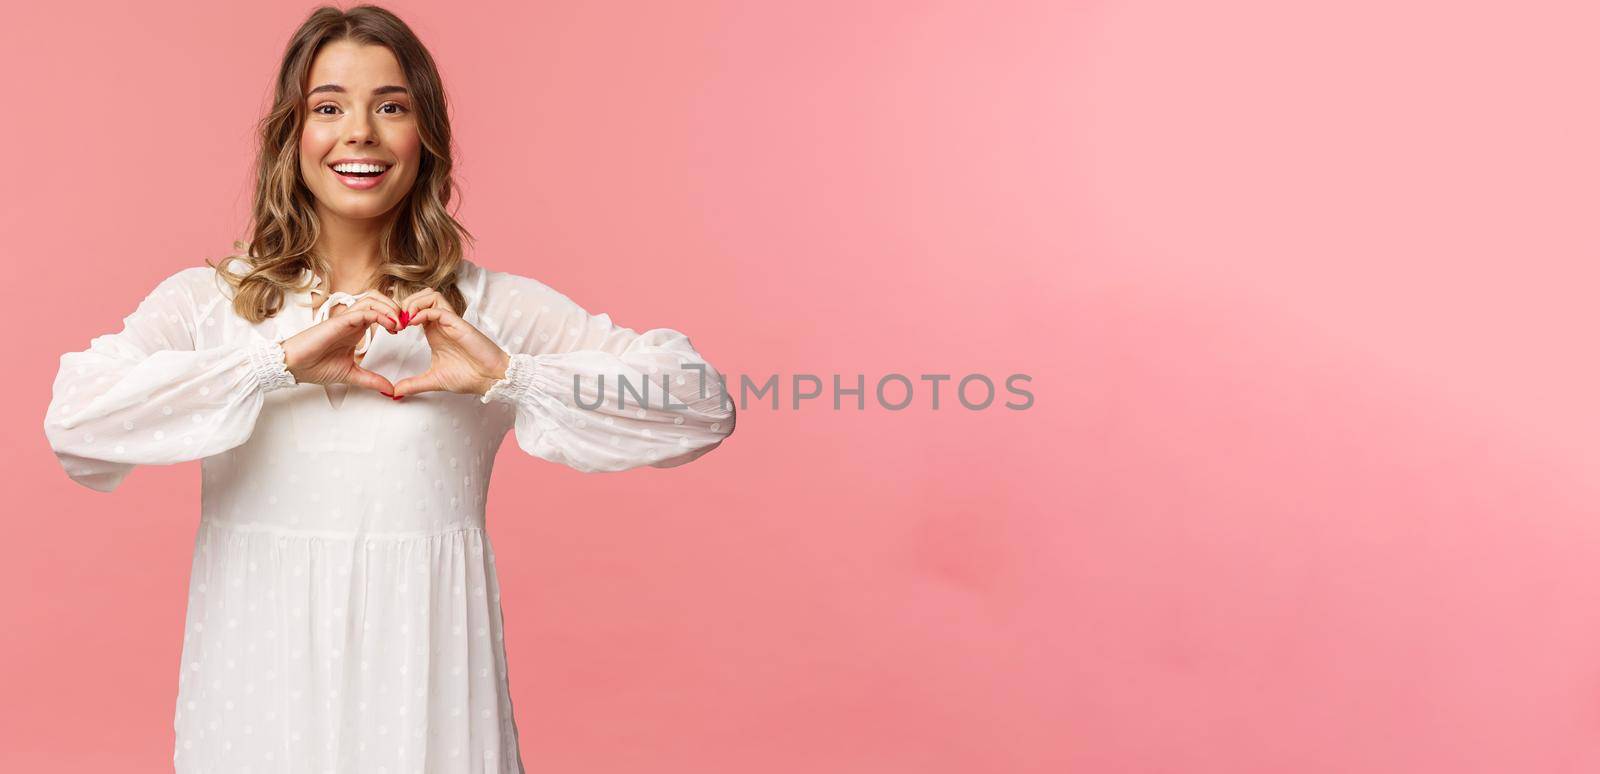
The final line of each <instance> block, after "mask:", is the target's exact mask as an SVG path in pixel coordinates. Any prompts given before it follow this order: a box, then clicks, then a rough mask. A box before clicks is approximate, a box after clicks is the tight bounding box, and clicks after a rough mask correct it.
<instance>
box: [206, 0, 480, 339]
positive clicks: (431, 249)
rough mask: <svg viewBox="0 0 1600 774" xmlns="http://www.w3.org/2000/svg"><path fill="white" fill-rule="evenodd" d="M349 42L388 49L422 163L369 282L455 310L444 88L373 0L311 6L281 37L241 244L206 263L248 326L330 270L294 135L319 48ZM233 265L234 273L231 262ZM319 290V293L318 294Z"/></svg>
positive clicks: (459, 244)
mask: <svg viewBox="0 0 1600 774" xmlns="http://www.w3.org/2000/svg"><path fill="white" fill-rule="evenodd" d="M339 40H352V41H355V42H357V43H362V44H367V45H379V46H384V47H387V48H388V49H389V50H390V51H392V52H394V56H395V58H396V59H397V60H399V62H400V67H401V69H402V70H403V71H404V72H405V74H406V80H407V81H409V85H410V88H411V94H412V98H413V99H414V100H415V103H414V104H415V106H416V109H415V115H416V121H417V130H418V133H419V134H420V136H421V139H422V146H423V151H422V162H421V164H420V165H419V168H418V172H417V179H416V183H415V185H413V186H412V188H411V191H410V192H409V193H408V194H407V195H406V198H404V199H403V200H401V201H400V202H399V203H398V204H396V205H395V210H394V212H393V214H392V215H391V217H390V218H389V223H388V225H387V226H386V227H385V228H384V231H383V235H382V238H381V242H380V246H379V249H380V251H381V252H380V255H381V258H382V260H381V263H380V265H379V267H378V280H377V287H378V290H379V292H382V293H384V294H386V295H388V296H390V297H391V298H395V299H397V300H398V299H401V298H404V297H405V296H408V295H410V294H411V293H413V292H416V291H418V290H421V289H422V288H424V287H431V288H433V289H434V290H437V291H439V292H440V293H441V294H443V295H444V297H445V299H446V300H447V301H449V302H450V305H451V306H452V307H454V308H455V310H456V312H457V313H458V314H465V313H466V299H465V298H463V297H462V294H461V291H460V289H459V288H457V287H456V268H457V266H458V265H459V264H460V262H461V259H462V255H463V252H464V251H463V239H464V238H465V239H467V240H471V239H473V237H472V234H471V233H470V232H468V231H467V229H466V228H465V227H464V226H462V225H461V224H460V223H459V222H457V221H456V219H455V217H454V216H453V215H452V214H451V212H450V211H449V210H448V209H447V206H448V205H449V203H450V199H451V196H452V192H453V191H454V183H453V181H452V179H451V170H452V169H453V168H454V166H455V164H454V161H453V160H452V158H451V151H452V141H451V133H450V118H449V114H448V112H447V111H448V106H447V104H446V101H445V93H444V86H443V83H442V81H441V80H440V78H439V71H438V69H437V68H436V67H435V66H434V63H433V56H432V55H431V54H429V53H428V49H427V48H425V47H424V46H423V45H422V41H420V40H418V39H417V36H416V35H415V34H413V33H412V32H411V28H409V27H407V26H406V24H405V22H403V21H401V20H400V19H399V17H397V16H395V15H394V14H393V13H390V12H389V11H387V10H385V9H383V8H380V7H378V6H374V5H358V6H355V7H353V8H351V9H350V10H348V11H341V10H340V9H338V8H334V7H331V6H323V7H320V8H317V9H316V10H314V11H312V12H311V15H310V16H309V17H307V18H306V20H305V23H304V24H302V25H300V29H299V30H297V31H296V32H295V34H294V37H293V38H292V39H290V41H289V45H288V47H287V48H286V49H285V50H284V53H283V61H282V63H281V64H280V65H279V68H278V77H277V85H276V88H275V95H274V98H273V105H272V110H270V111H269V112H268V113H267V114H266V115H265V116H264V117H262V119H261V121H260V123H259V132H260V144H259V155H258V157H257V162H256V190H255V197H254V203H253V205H252V207H251V216H250V227H249V228H250V232H251V238H250V239H248V240H241V241H236V242H234V243H233V249H234V250H235V253H234V254H232V255H229V256H226V257H225V258H223V259H222V261H221V262H220V263H212V262H211V261H210V260H207V261H206V265H207V266H210V267H212V268H213V269H215V270H216V272H217V275H218V276H220V277H221V278H222V279H223V280H224V281H225V282H227V283H228V284H229V285H231V286H232V287H233V289H234V291H235V292H234V294H233V295H234V297H233V309H234V311H235V312H236V313H237V314H238V315H239V316H240V317H243V318H245V319H246V320H249V321H250V322H252V323H258V322H261V321H262V320H264V319H266V318H268V317H271V316H273V315H275V314H277V313H278V311H279V310H281V309H282V308H283V305H284V300H285V298H286V297H287V296H288V295H289V294H291V293H295V292H299V291H302V290H306V289H307V288H308V287H309V285H308V284H307V283H306V279H307V277H306V275H305V271H306V270H307V269H310V270H312V271H313V272H315V273H316V274H317V275H318V276H321V277H328V276H330V272H329V266H328V263H327V260H326V259H325V258H324V257H323V256H320V255H317V254H316V253H315V252H314V250H313V247H314V246H315V245H316V243H317V238H318V236H319V235H320V234H321V232H322V224H321V223H320V222H319V221H318V218H317V215H316V209H315V207H313V206H312V205H313V202H314V197H313V196H312V194H311V191H310V190H309V189H308V188H306V185H305V182H304V181H303V180H301V178H300V150H299V149H300V132H301V129H302V127H303V126H304V121H305V120H306V114H307V112H308V111H307V109H306V96H305V90H306V79H307V78H308V77H309V76H310V72H311V64H312V62H313V61H314V60H315V59H316V56H317V52H318V51H319V50H321V48H322V46H324V45H325V44H328V43H331V42H334V41H339ZM235 261H242V262H243V264H244V266H245V267H246V268H245V270H244V272H243V273H241V274H236V273H234V271H233V270H232V267H231V266H230V264H232V263H234V262H235ZM327 290H329V289H328V288H324V289H323V290H321V291H318V292H327Z"/></svg>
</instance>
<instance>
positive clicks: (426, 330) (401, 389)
mask: <svg viewBox="0 0 1600 774" xmlns="http://www.w3.org/2000/svg"><path fill="white" fill-rule="evenodd" d="M400 319H401V320H403V321H405V324H407V325H422V326H424V327H423V329H422V332H423V334H424V335H426V336H427V337H428V348H429V350H431V351H432V353H433V357H432V360H431V361H430V363H429V365H428V370H427V371H426V372H425V373H422V374H418V375H416V376H409V377H406V378H404V379H401V380H400V381H399V382H398V383H397V384H395V386H394V398H395V400H399V399H400V398H403V397H405V396H407V395H415V394H417V393H419V392H431V391H435V390H443V391H445V392H456V393H463V394H466V395H482V394H484V393H486V392H488V391H489V388H490V387H492V386H494V383H495V382H497V381H500V380H501V379H504V378H505V375H506V368H507V367H508V366H510V365H511V356H510V355H509V354H507V353H506V351H505V350H503V349H501V348H500V345H499V344H496V343H494V341H493V340H492V339H490V338H489V337H488V336H485V335H483V332H482V331H479V330H478V329H477V328H474V327H472V325H471V324H470V323H468V322H467V321H466V320H463V319H461V317H460V315H457V314H456V311H455V309H454V308H452V307H451V306H450V302H449V301H446V300H445V298H444V296H443V295H441V294H440V293H439V292H438V291H436V290H434V289H432V288H423V289H422V290H419V291H417V292H416V293H413V294H412V295H410V296H408V297H406V299H405V300H403V301H401V302H400Z"/></svg>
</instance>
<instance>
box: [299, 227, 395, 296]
mask: <svg viewBox="0 0 1600 774" xmlns="http://www.w3.org/2000/svg"><path fill="white" fill-rule="evenodd" d="M317 209H318V210H319V212H318V213H317V214H318V216H319V218H320V220H321V221H322V233H321V234H320V235H318V237H317V244H316V246H315V247H314V248H313V249H314V250H315V251H316V253H317V254H318V255H320V256H322V259H323V260H324V261H326V262H327V264H328V271H329V273H330V274H331V276H329V277H326V278H324V284H323V286H322V290H324V291H326V292H328V293H337V292H341V291H342V292H345V293H352V294H354V293H360V292H361V291H363V290H368V289H370V288H371V287H372V282H373V280H374V279H375V278H376V276H377V273H378V266H379V264H381V263H382V262H383V258H382V253H381V251H380V250H379V247H378V246H379V244H380V242H381V240H382V238H383V229H384V226H386V225H387V221H386V220H385V219H383V218H366V219H350V218H345V217H342V216H340V215H336V214H334V213H332V212H329V211H327V210H325V209H323V208H322V207H320V206H319V207H318V208H317Z"/></svg>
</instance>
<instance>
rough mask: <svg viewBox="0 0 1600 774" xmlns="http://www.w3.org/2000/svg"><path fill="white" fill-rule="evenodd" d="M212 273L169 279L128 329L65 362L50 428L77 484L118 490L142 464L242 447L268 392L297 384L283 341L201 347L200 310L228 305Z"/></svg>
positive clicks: (190, 271)
mask: <svg viewBox="0 0 1600 774" xmlns="http://www.w3.org/2000/svg"><path fill="white" fill-rule="evenodd" d="M212 273H213V270H212V269H210V268H209V267H193V268H187V269H184V270H182V271H179V272H177V273H176V274H173V275H172V276H170V277H167V278H166V279H164V280H162V281H161V283H160V284H158V285H157V286H156V288H155V289H154V290H153V291H152V292H151V293H150V294H149V295H148V296H146V297H145V298H144V299H143V300H142V301H141V302H140V303H139V306H138V309H136V310H135V311H134V312H133V314H130V315H128V316H127V317H125V318H123V329H122V331H121V332H119V333H114V334H105V335H101V336H97V337H95V338H94V339H92V340H91V341H90V342H89V347H88V349H85V350H83V351H81V352H68V353H66V354H64V355H62V356H61V367H60V370H59V371H58V372H57V374H56V378H55V384H54V387H53V390H52V396H51V400H50V406H49V408H48V409H47V410H46V411H45V420H44V430H45V435H46V437H47V438H48V439H49V441H50V446H51V448H52V449H53V450H54V451H55V454H56V457H57V458H58V459H59V460H60V462H61V465H62V467H63V468H64V469H65V470H66V472H67V475H68V476H69V477H71V478H72V480H74V481H76V482H78V483H80V484H82V485H84V486H86V487H88V488H90V489H94V490H96V491H100V492H110V491H112V490H114V489H116V488H117V486H118V485H120V484H121V483H122V480H123V479H124V478H125V477H126V476H127V475H128V473H129V472H131V471H132V470H133V468H134V467H135V466H137V465H166V464H172V463H177V462H184V461H187V460H195V459H201V458H203V457H208V456H211V455H213V454H217V453H218V452H222V451H226V450H228V449H231V448H233V447H235V446H238V445H240V444H242V443H244V442H245V441H246V440H248V439H249V437H250V435H251V433H252V432H253V431H254V429H255V424H256V418H257V417H258V416H259V415H260V412H261V408H262V406H263V405H264V401H265V395H266V394H267V393H268V392H269V391H271V390H276V389H280V388H284V387H289V386H293V385H294V384H295V380H294V376H293V375H292V374H290V373H289V371H288V369H287V368H286V367H285V365H284V353H283V348H282V346H281V345H280V344H279V342H278V341H275V340H271V339H264V338H261V337H259V336H256V335H254V334H253V333H252V334H251V337H249V338H247V339H244V340H241V341H236V342H233V343H226V344H218V345H216V346H210V347H207V348H204V349H197V348H196V343H197V341H198V340H199V338H200V337H199V333H198V331H199V326H198V325H197V321H198V320H199V317H200V314H201V312H202V310H203V309H204V310H210V309H211V308H212V305H213V304H215V303H226V302H225V301H219V300H218V298H209V297H207V295H206V294H207V290H206V289H207V288H208V287H209V286H208V285H207V284H206V283H210V282H212V281H213V280H214V277H213V276H212ZM216 295H217V296H218V297H219V298H220V293H217V294H216ZM202 305H204V306H202Z"/></svg>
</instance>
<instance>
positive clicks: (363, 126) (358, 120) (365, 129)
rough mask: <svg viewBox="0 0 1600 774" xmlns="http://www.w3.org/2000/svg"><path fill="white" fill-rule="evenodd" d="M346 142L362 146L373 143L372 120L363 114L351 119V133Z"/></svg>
mask: <svg viewBox="0 0 1600 774" xmlns="http://www.w3.org/2000/svg"><path fill="white" fill-rule="evenodd" d="M345 141H346V142H348V143H362V144H365V143H370V142H372V119H371V118H369V117H367V116H366V115H365V114H363V113H357V114H356V115H355V116H353V117H351V119H350V131H349V135H348V137H347V138H346V140H345Z"/></svg>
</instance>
